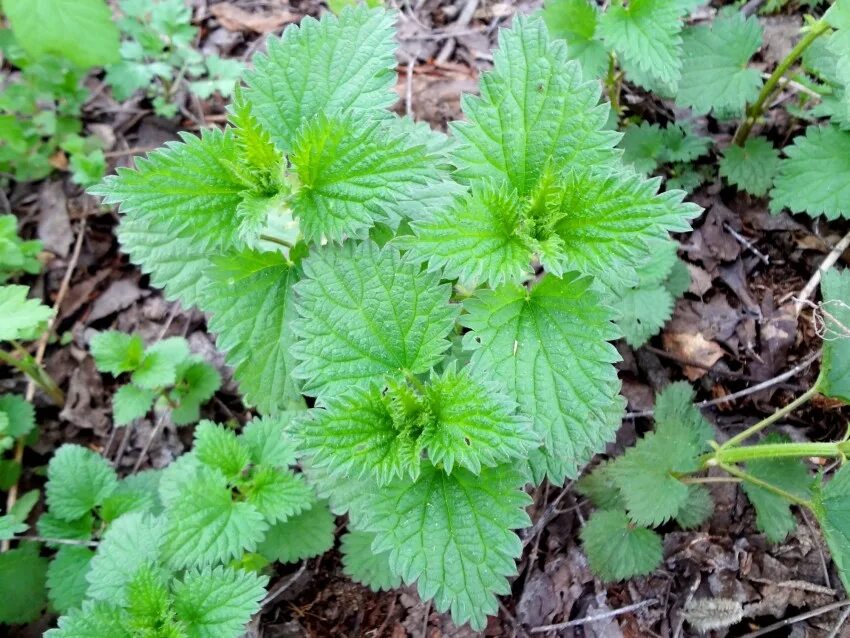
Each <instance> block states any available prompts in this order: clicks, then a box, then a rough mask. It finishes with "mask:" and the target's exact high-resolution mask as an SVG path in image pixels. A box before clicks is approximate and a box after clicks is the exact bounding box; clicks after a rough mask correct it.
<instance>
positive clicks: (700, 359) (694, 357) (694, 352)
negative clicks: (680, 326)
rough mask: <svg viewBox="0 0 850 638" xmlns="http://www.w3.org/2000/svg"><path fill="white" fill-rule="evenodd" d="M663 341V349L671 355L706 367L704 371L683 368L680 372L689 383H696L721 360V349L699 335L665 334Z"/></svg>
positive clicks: (687, 367)
mask: <svg viewBox="0 0 850 638" xmlns="http://www.w3.org/2000/svg"><path fill="white" fill-rule="evenodd" d="M663 340H664V348H665V349H666V350H667V351H668V352H670V353H671V354H675V355H677V356H678V357H679V358H681V359H684V360H686V361H693V362H694V363H700V364H702V365H704V366H706V367H705V368H704V369H703V368H695V367H693V366H683V368H682V372H684V373H685V376H686V377H688V379H690V380H691V381H696V380H697V379H699V378H701V377H703V376H705V373H706V372H708V369H709V368H711V366H713V365H714V364H715V363H717V362H718V361H720V359H722V358H723V354H724V352H723V348H721V347H720V346H719V345H718V344H717V343H716V342H714V341H709V340H708V339H706V338H705V337H703V336H702V335H701V334H699V333H695V334H693V333H686V332H665V333H664V336H663Z"/></svg>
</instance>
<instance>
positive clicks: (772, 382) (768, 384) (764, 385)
mask: <svg viewBox="0 0 850 638" xmlns="http://www.w3.org/2000/svg"><path fill="white" fill-rule="evenodd" d="M820 355H821V351H820V350H818V351H817V352H815V353H813V354H810V355H809V356H808V357H806V358H805V359H803V361H801V362H800V363H798V364H797V365H795V366H794V367H793V368H791V369H790V370H787V371H785V372H783V373H782V374H780V375H777V376H775V377H773V378H772V379H768V380H767V381H762V382H761V383H757V384H756V385H754V386H751V387H749V388H744V389H743V390H740V391H738V392H733V393H732V394H727V395H726V396H725V397H718V398H717V399H708V400H706V401H700V402H699V403H695V404H694V405H696V407H698V408H708V407H711V406H713V405H720V404H722V403H729V402H731V401H737V400H738V399H742V398H744V397H746V396H749V395H751V394H756V393H757V392H761V391H762V390H767V389H768V388H772V387H773V386H776V385H779V384H780V383H784V382H785V381H787V380H788V379H790V378H792V377H793V376H795V375H797V374H799V373H800V372H802V371H803V370H805V369H806V368H808V367H809V366H810V365H812V364H813V363H814V362H815V361H817V360H818V359H819V358H820ZM653 414H654V410H644V411H643V412H626V414H625V415H624V417H623V418H625V419H638V418H642V417H651V416H652V415H653Z"/></svg>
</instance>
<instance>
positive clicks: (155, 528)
mask: <svg viewBox="0 0 850 638" xmlns="http://www.w3.org/2000/svg"><path fill="white" fill-rule="evenodd" d="M164 533H165V529H164V524H163V521H162V520H161V519H160V518H156V517H153V516H151V515H149V514H145V513H143V512H131V513H130V514H125V515H124V516H122V517H120V518H119V519H118V520H116V521H115V522H114V523H112V525H110V527H109V529H108V530H107V531H106V534H104V536H103V540H102V541H101V543H100V546H99V547H98V549H97V554H95V556H94V558H92V560H91V564H90V569H89V572H88V575H87V576H86V578H87V579H88V581H89V588H88V592H87V596H88V597H89V598H92V599H95V600H103V601H106V602H116V603H119V604H126V602H127V592H126V589H127V585H129V584H130V582H131V581H132V580H133V578H134V577H135V576H136V573H137V572H138V571H139V569H141V568H142V566H144V565H146V564H148V563H153V562H155V561H157V560H158V559H159V557H160V553H161V551H162V545H163V542H164Z"/></svg>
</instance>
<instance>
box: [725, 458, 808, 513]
mask: <svg viewBox="0 0 850 638" xmlns="http://www.w3.org/2000/svg"><path fill="white" fill-rule="evenodd" d="M720 468H721V469H723V470H724V471H726V472H728V473H729V474H731V475H732V476H734V477H737V478H739V479H741V480H742V481H746V482H747V483H752V484H753V485H758V486H759V487H761V488H764V489H766V490H767V491H768V492H772V493H774V494H776V495H777V496H781V497H782V498H784V499H786V500H787V501H790V502H791V503H794V504H795V505H801V506H802V507H808V508H809V509H811V507H812V503H811V502H810V501H807V500H806V499H804V498H800V497H799V496H797V495H796V494H792V493H791V492H787V491H785V490H783V489H782V488H781V487H776V486H775V485H773V484H772V483H768V482H767V481H763V480H761V479H760V478H756V477H755V476H753V475H752V474H747V473H746V472H744V471H743V470H741V469H739V468H737V467H735V466H732V465H721V466H720Z"/></svg>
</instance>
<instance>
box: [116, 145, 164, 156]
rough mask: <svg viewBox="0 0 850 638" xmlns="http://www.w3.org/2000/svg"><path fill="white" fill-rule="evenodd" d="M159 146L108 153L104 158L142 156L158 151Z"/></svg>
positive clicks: (132, 147)
mask: <svg viewBox="0 0 850 638" xmlns="http://www.w3.org/2000/svg"><path fill="white" fill-rule="evenodd" d="M158 148H159V147H158V146H131V147H130V148H125V149H124V150H119V151H108V152H106V153H104V154H103V156H104V157H106V158H110V157H125V156H127V155H142V154H143V153H151V152H153V151H155V150H156V149H158Z"/></svg>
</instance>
